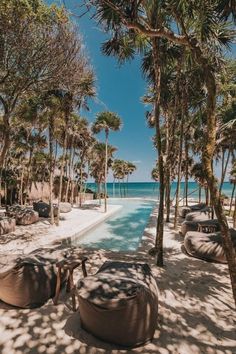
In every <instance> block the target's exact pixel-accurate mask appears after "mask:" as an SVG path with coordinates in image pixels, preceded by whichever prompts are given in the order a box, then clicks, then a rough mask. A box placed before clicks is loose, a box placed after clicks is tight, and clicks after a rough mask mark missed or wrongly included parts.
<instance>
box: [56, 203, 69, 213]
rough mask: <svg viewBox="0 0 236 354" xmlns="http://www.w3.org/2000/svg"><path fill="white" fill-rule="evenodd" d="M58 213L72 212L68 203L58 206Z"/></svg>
mask: <svg viewBox="0 0 236 354" xmlns="http://www.w3.org/2000/svg"><path fill="white" fill-rule="evenodd" d="M59 209H60V213H69V212H70V211H71V210H72V207H71V204H70V203H60V205H59Z"/></svg>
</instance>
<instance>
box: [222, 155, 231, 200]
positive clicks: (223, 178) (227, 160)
mask: <svg viewBox="0 0 236 354" xmlns="http://www.w3.org/2000/svg"><path fill="white" fill-rule="evenodd" d="M229 158H230V149H229V150H228V154H227V158H226V162H225V166H224V169H223V171H222V175H221V181H220V194H221V191H222V187H223V184H224V180H225V175H226V171H227V167H228V164H229Z"/></svg>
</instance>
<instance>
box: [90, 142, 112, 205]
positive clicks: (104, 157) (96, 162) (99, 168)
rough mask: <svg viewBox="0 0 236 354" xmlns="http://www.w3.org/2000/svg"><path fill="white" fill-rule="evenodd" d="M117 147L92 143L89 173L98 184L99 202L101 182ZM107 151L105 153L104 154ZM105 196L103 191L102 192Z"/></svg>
mask: <svg viewBox="0 0 236 354" xmlns="http://www.w3.org/2000/svg"><path fill="white" fill-rule="evenodd" d="M116 150H117V149H116V148H115V147H114V146H112V145H106V144H105V143H100V142H96V143H95V144H94V145H93V149H92V153H91V162H90V166H89V168H90V175H91V176H92V177H93V178H94V179H95V182H96V183H97V185H98V196H99V202H100V204H101V183H105V176H106V175H107V171H108V169H109V168H110V167H112V163H113V154H114V153H115V151H116ZM106 152H107V154H106ZM104 198H105V193H104Z"/></svg>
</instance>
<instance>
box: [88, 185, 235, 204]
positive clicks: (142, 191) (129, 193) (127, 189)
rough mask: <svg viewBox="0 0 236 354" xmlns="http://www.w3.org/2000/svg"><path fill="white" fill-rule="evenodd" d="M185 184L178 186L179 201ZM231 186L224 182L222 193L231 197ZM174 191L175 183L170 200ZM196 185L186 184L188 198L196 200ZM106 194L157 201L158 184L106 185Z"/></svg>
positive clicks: (115, 196)
mask: <svg viewBox="0 0 236 354" xmlns="http://www.w3.org/2000/svg"><path fill="white" fill-rule="evenodd" d="M87 188H90V189H92V190H93V191H96V190H97V186H96V184H95V183H87ZM184 188H185V183H184V182H181V184H180V199H181V197H183V196H184ZM232 188H233V185H232V184H231V183H230V182H225V183H224V185H223V188H222V193H223V194H225V195H227V196H228V197H230V196H231V193H232ZM175 191H176V182H173V183H172V186H171V198H173V197H174V195H175ZM198 191H199V189H198V184H197V183H196V182H189V183H188V195H189V198H193V199H198V193H199V192H198ZM107 192H108V196H109V198H120V197H126V198H152V199H158V192H159V183H158V182H129V183H128V184H127V183H124V184H123V183H120V184H119V183H115V184H113V183H108V184H107ZM204 198H205V192H204V190H203V189H202V199H203V200H204Z"/></svg>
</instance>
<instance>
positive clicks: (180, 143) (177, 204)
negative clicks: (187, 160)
mask: <svg viewBox="0 0 236 354" xmlns="http://www.w3.org/2000/svg"><path fill="white" fill-rule="evenodd" d="M183 133H184V116H183V112H182V113H181V127H180V138H179V158H178V177H177V187H176V202H175V218H174V229H175V230H176V229H177V224H178V213H179V192H180V182H181V165H182V152H183Z"/></svg>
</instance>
